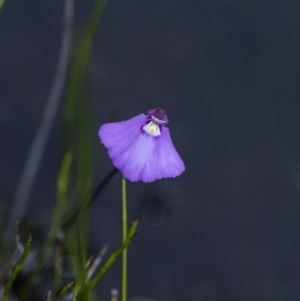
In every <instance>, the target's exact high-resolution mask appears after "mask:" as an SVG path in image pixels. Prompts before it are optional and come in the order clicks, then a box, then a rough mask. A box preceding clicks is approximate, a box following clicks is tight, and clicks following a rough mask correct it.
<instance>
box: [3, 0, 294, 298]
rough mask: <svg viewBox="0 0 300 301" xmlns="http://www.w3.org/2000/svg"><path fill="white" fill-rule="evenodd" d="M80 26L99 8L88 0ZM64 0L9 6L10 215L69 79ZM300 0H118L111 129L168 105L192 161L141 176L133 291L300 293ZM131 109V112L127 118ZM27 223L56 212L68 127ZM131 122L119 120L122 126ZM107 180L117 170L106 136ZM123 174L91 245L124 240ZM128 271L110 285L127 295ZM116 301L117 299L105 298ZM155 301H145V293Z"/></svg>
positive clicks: (102, 84)
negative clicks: (41, 129) (163, 173)
mask: <svg viewBox="0 0 300 301" xmlns="http://www.w3.org/2000/svg"><path fill="white" fill-rule="evenodd" d="M75 4H76V6H75V33H76V35H77V34H79V33H80V31H81V30H82V28H83V27H84V25H85V22H86V20H87V18H88V15H89V12H90V10H91V8H92V5H93V2H92V1H90V0H89V1H75ZM62 12H63V2H62V1H61V0H52V1H37V0H30V1H13V0H7V1H6V4H5V6H4V8H3V9H2V10H1V11H0V41H1V42H0V91H1V92H0V97H1V99H0V135H1V148H0V166H1V173H0V191H1V193H0V198H1V210H2V212H4V213H5V212H8V211H9V209H10V206H11V203H12V200H13V198H14V195H15V190H16V187H17V184H18V182H19V180H20V176H21V172H22V168H23V167H24V164H25V161H26V158H27V156H28V152H29V149H30V145H31V143H32V141H33V138H34V135H35V133H36V130H37V127H38V125H39V122H40V119H41V115H42V112H43V109H44V107H45V101H46V98H47V96H48V93H49V89H50V86H51V82H52V80H53V76H54V73H55V65H56V62H57V59H58V52H59V47H60V39H61V26H62ZM299 34H300V2H299V1H295V0H286V1H279V0H273V1H265V0H252V1H238V0H228V1H221V0H210V1H208V0H205V1H199V0H197V1H195V0H173V1H169V0H164V1H156V0H153V1H135V0H131V1H120V0H110V1H108V3H107V6H106V9H105V12H104V15H103V18H102V20H101V24H100V27H99V30H98V33H97V37H96V41H95V44H94V47H93V54H92V59H91V64H90V69H89V75H90V79H91V91H92V95H93V97H94V99H95V103H96V108H97V109H96V112H95V113H96V116H97V120H98V125H97V127H95V140H97V139H98V138H97V128H98V126H100V124H102V123H104V122H108V121H113V120H112V116H115V119H114V120H117V118H118V119H127V118H130V117H132V116H134V115H137V114H139V113H141V112H146V111H147V110H148V109H149V108H153V107H156V106H162V107H164V108H165V109H166V110H167V112H168V115H169V119H170V123H169V128H170V130H171V134H172V138H173V141H174V144H175V146H176V148H177V150H178V152H179V153H180V154H181V156H182V158H183V160H184V161H185V164H186V172H185V173H184V174H183V175H182V176H181V177H179V178H176V179H169V180H162V181H158V182H155V183H152V184H143V183H129V184H128V198H129V202H130V208H129V212H130V217H131V218H133V217H134V216H141V217H142V223H141V226H140V228H139V231H138V232H139V235H138V237H137V238H136V239H135V240H134V241H133V243H132V244H131V246H130V250H129V296H130V297H132V298H133V297H136V296H145V297H147V298H149V299H151V300H152V299H153V300H155V301H182V300H196V301H201V300H205V301H240V300H244V301H248V300H249V301H250V300H251V301H252V300H257V301H269V300H270V301H271V300H272V301H279V300H291V301H293V300H299V298H300V199H299V197H300V141H299V138H300V132H299V130H300V121H299V111H300V110H299V109H300V104H299V97H300V86H299V79H300V55H299V53H300V39H299ZM116 112H117V113H116ZM60 115H61V113H59V114H58V116H57V120H56V122H55V126H54V128H53V129H52V132H51V137H50V140H49V142H48V144H47V149H46V152H45V154H44V156H43V160H42V164H41V166H40V168H39V172H38V178H37V181H36V182H35V185H34V190H33V193H32V196H31V199H30V203H29V206H28V208H27V212H26V215H27V216H28V217H30V218H32V219H38V218H39V217H40V216H41V215H43V214H45V213H46V212H47V211H50V210H51V209H52V208H53V206H54V199H55V189H56V188H55V187H56V177H57V173H58V168H59V164H60V146H59V143H60V139H59V136H60V129H61V127H60V120H61V116H60ZM116 116H117V117H116ZM95 143H96V145H97V152H98V153H99V158H97V160H98V162H97V164H98V165H97V166H98V171H97V178H96V180H95V181H97V180H99V179H101V178H102V177H103V176H104V175H105V174H106V172H107V171H109V169H110V168H111V162H110V160H109V158H108V156H107V155H106V152H105V150H104V148H103V146H102V145H101V144H100V142H98V141H96V142H95ZM120 207H121V206H120V177H117V178H116V179H114V180H113V181H112V183H110V185H109V186H108V187H107V189H106V191H105V193H104V195H103V196H102V197H101V198H99V200H98V202H97V203H96V204H95V205H94V207H93V214H92V216H91V219H92V229H91V250H94V251H97V250H99V249H100V248H101V247H102V246H103V245H104V244H105V243H108V244H109V245H110V250H113V248H114V247H115V246H117V245H118V243H119V241H120V227H121V224H120ZM119 267H120V265H117V266H115V267H114V268H113V269H112V270H111V271H109V273H108V274H107V275H106V276H105V278H104V280H103V281H102V282H101V284H100V285H99V291H100V293H101V294H102V296H104V297H103V300H107V299H106V298H108V296H109V290H110V288H112V287H119V281H120V269H119ZM101 300H102V299H101ZM136 300H142V299H136Z"/></svg>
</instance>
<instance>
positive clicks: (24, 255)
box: [3, 234, 32, 301]
mask: <svg viewBox="0 0 300 301" xmlns="http://www.w3.org/2000/svg"><path fill="white" fill-rule="evenodd" d="M31 244H32V236H31V234H29V237H28V239H27V242H26V244H25V247H24V250H23V253H22V255H21V257H20V259H19V260H18V261H17V263H16V265H15V267H14V268H13V271H12V273H11V275H10V277H9V279H8V282H7V284H6V285H5V288H4V296H3V301H8V297H9V293H10V290H11V287H12V285H13V283H14V281H15V279H16V277H17V275H18V274H19V273H20V271H21V270H22V268H23V266H24V264H25V261H26V258H27V256H28V254H29V252H30V249H31Z"/></svg>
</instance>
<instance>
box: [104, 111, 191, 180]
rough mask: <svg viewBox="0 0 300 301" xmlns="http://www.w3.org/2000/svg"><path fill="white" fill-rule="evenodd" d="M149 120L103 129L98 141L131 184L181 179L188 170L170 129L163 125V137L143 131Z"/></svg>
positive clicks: (138, 118)
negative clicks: (179, 177)
mask: <svg viewBox="0 0 300 301" xmlns="http://www.w3.org/2000/svg"><path fill="white" fill-rule="evenodd" d="M147 118H148V116H147V115H144V114H140V115H138V116H136V117H133V118H131V119H129V120H126V121H121V122H114V123H107V124H104V125H102V126H101V127H100V130H99V137H100V139H101V141H102V143H103V144H104V146H105V147H106V148H107V149H108V154H109V156H110V158H111V159H112V161H113V164H114V166H115V167H116V168H118V169H119V170H120V171H121V172H122V174H123V176H124V177H125V178H126V179H128V180H130V181H132V182H136V181H143V182H153V181H155V180H158V179H161V178H170V177H172V178H173V177H177V176H179V175H180V174H181V173H182V172H183V171H184V170H185V166H184V163H183V161H182V159H181V158H180V156H179V154H178V153H177V151H176V149H175V147H174V145H173V143H172V140H171V136H170V132H169V129H168V128H166V127H165V126H164V125H161V127H160V131H161V132H160V135H158V136H154V135H150V134H149V133H147V131H145V130H144V129H143V128H144V127H145V125H146V123H147V122H149V119H147Z"/></svg>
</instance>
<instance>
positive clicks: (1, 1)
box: [0, 0, 5, 9]
mask: <svg viewBox="0 0 300 301" xmlns="http://www.w3.org/2000/svg"><path fill="white" fill-rule="evenodd" d="M4 2H5V0H0V9H1V8H2V7H3V5H4Z"/></svg>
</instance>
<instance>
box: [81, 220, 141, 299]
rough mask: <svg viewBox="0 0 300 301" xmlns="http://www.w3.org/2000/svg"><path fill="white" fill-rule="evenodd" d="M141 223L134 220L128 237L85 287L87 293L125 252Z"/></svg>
mask: <svg viewBox="0 0 300 301" xmlns="http://www.w3.org/2000/svg"><path fill="white" fill-rule="evenodd" d="M138 224H139V221H138V220H135V221H133V223H132V225H131V227H130V229H129V231H128V234H127V237H126V239H125V240H124V241H123V243H122V245H121V246H120V247H118V248H117V250H116V251H115V252H113V253H112V254H111V255H110V257H109V258H108V259H107V260H106V262H105V263H104V265H103V266H102V267H101V268H100V270H99V271H98V272H97V273H96V274H95V276H94V277H93V278H92V279H91V280H90V281H89V282H88V283H87V285H86V288H85V293H89V292H90V291H91V290H92V289H93V288H94V287H95V285H96V284H97V283H98V282H99V280H100V279H101V278H102V277H103V275H104V274H105V273H106V272H107V271H108V269H109V268H110V267H111V266H112V265H113V264H114V263H115V262H116V260H117V259H118V257H120V256H121V254H122V253H123V252H124V250H125V249H126V248H127V247H128V245H129V243H130V241H131V240H132V239H133V237H134V236H135V234H136V230H137V226H138Z"/></svg>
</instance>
